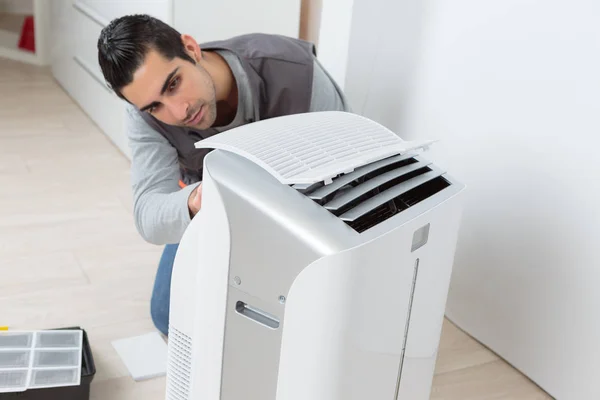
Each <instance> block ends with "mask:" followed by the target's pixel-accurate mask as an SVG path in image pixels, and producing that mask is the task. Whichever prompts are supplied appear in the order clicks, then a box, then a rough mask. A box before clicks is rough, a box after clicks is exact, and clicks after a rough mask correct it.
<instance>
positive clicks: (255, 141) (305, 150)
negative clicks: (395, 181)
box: [195, 111, 434, 185]
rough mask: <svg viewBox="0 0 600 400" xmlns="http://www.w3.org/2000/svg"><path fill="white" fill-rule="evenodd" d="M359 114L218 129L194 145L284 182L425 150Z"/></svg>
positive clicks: (423, 144)
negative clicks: (239, 158) (244, 160)
mask: <svg viewBox="0 0 600 400" xmlns="http://www.w3.org/2000/svg"><path fill="white" fill-rule="evenodd" d="M433 142H434V141H432V140H424V141H405V140H402V139H401V138H400V137H399V136H398V135H396V134H395V133H394V132H392V131H390V130H389V129H387V128H385V127H383V126H382V125H380V124H378V123H376V122H374V121H372V120H369V119H368V118H365V117H362V116H359V115H357V114H352V113H347V112H341V111H323V112H313V113H305V114H294V115H288V116H283V117H277V118H271V119H267V120H262V121H258V122H255V123H252V124H247V125H243V126H241V127H238V128H235V129H231V130H229V131H225V132H222V133H220V134H218V135H214V136H211V137H209V138H207V139H204V140H201V141H199V142H197V143H196V144H195V146H196V148H199V149H200V148H208V149H220V150H226V151H230V152H233V153H236V154H238V155H240V156H242V157H245V158H247V159H249V160H250V161H252V162H254V163H256V164H258V165H259V166H260V167H262V168H263V169H265V170H266V171H268V172H269V173H270V174H271V175H273V176H274V177H275V178H276V179H278V180H279V181H280V182H281V183H283V184H289V185H293V184H312V183H316V182H325V183H326V184H328V183H330V182H331V180H332V178H334V177H336V176H338V175H340V174H345V173H349V172H352V171H353V170H354V169H355V168H358V167H361V166H363V165H365V164H368V163H371V162H374V161H379V160H381V159H384V158H386V157H389V156H393V155H397V154H403V153H407V152H411V151H416V150H418V149H426V148H427V147H428V146H429V145H430V144H432V143H433Z"/></svg>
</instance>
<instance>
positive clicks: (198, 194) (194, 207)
mask: <svg viewBox="0 0 600 400" xmlns="http://www.w3.org/2000/svg"><path fill="white" fill-rule="evenodd" d="M201 203H202V182H201V183H200V184H199V185H198V186H196V188H195V189H194V190H192V192H191V193H190V197H188V208H189V209H190V218H194V216H195V215H196V214H197V213H198V211H200V206H201Z"/></svg>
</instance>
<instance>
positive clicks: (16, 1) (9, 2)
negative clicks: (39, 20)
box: [0, 0, 53, 15]
mask: <svg viewBox="0 0 600 400" xmlns="http://www.w3.org/2000/svg"><path fill="white" fill-rule="evenodd" d="M48 1H53V0H48ZM0 12H2V13H12V14H27V15H33V0H0Z"/></svg>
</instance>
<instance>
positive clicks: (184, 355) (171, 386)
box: [167, 328, 192, 400]
mask: <svg viewBox="0 0 600 400" xmlns="http://www.w3.org/2000/svg"><path fill="white" fill-rule="evenodd" d="M167 368H168V369H167V400H190V382H191V375H192V340H191V338H190V337H189V336H187V335H185V334H183V333H181V332H179V331H178V330H177V329H173V328H172V329H170V330H169V363H168V367H167Z"/></svg>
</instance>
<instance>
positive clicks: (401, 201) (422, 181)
mask: <svg viewBox="0 0 600 400" xmlns="http://www.w3.org/2000/svg"><path fill="white" fill-rule="evenodd" d="M443 173H444V172H443V171H441V170H440V169H438V168H436V167H434V166H432V165H431V163H430V162H427V161H425V160H422V159H421V158H420V157H417V156H415V155H414V154H409V155H406V154H405V155H398V156H393V157H388V158H386V159H383V160H380V161H377V162H374V163H371V164H368V165H365V166H363V167H361V168H358V169H356V170H355V171H354V172H351V173H349V174H345V175H340V176H338V177H337V178H334V179H333V182H332V183H330V184H329V185H325V184H324V183H322V182H320V183H318V184H313V185H294V186H293V187H294V188H295V189H296V190H298V191H299V192H300V193H303V194H304V195H306V196H307V197H309V198H310V199H312V200H313V201H315V202H316V203H318V204H320V205H321V206H323V207H324V208H325V209H327V210H328V211H330V212H331V213H332V214H333V215H336V216H337V217H339V218H340V219H341V220H342V221H344V222H345V223H346V224H347V225H348V226H350V227H351V228H352V229H354V230H355V231H357V232H359V233H361V232H364V231H366V230H367V229H369V228H372V227H374V226H375V225H377V224H379V223H381V222H383V221H385V220H387V219H389V218H391V217H393V216H394V215H396V214H398V213H400V212H402V211H403V210H406V209H408V208H410V207H412V206H414V205H416V204H418V203H420V202H421V201H423V200H425V199H427V198H429V197H431V196H433V195H435V194H436V193H438V192H440V191H442V190H443V189H444V188H446V187H448V186H450V183H449V182H448V181H447V180H446V179H445V178H444V177H443V176H442V175H443Z"/></svg>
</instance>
